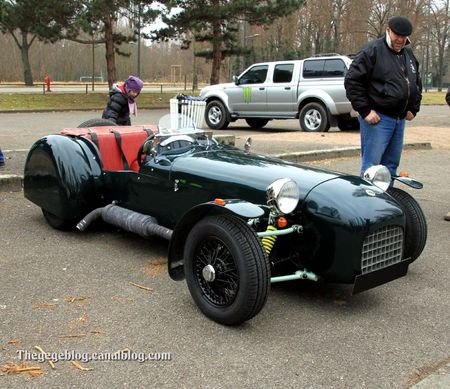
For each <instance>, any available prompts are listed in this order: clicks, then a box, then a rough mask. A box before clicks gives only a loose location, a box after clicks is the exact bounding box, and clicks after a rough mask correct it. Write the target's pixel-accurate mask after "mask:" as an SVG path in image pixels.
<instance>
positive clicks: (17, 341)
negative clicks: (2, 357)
mask: <svg viewBox="0 0 450 389" xmlns="http://www.w3.org/2000/svg"><path fill="white" fill-rule="evenodd" d="M8 344H20V339H11V340H10V341H9V342H8Z"/></svg>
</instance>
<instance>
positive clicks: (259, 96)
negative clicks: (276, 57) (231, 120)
mask: <svg viewBox="0 0 450 389" xmlns="http://www.w3.org/2000/svg"><path fill="white" fill-rule="evenodd" d="M268 69H269V65H266V64H263V65H254V66H252V67H251V68H249V69H248V70H247V71H246V72H244V73H243V74H242V75H241V76H240V77H239V82H238V85H236V87H234V88H230V90H228V91H227V94H228V103H229V105H230V109H231V111H232V112H236V113H238V114H239V115H241V114H255V113H259V112H266V111H267V101H266V84H265V82H266V78H267V71H268Z"/></svg>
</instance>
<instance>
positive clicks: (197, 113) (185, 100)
mask: <svg viewBox="0 0 450 389" xmlns="http://www.w3.org/2000/svg"><path fill="white" fill-rule="evenodd" d="M205 109H206V101H203V100H202V98H201V97H197V96H187V95H183V94H179V95H176V96H175V98H173V99H170V114H171V115H173V114H177V113H179V114H181V115H183V116H185V117H187V118H190V120H192V122H193V123H194V125H195V127H197V128H203V127H204V121H205ZM186 124H187V123H186Z"/></svg>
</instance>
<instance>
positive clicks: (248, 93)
mask: <svg viewBox="0 0 450 389" xmlns="http://www.w3.org/2000/svg"><path fill="white" fill-rule="evenodd" d="M251 100H252V88H244V103H250V101H251Z"/></svg>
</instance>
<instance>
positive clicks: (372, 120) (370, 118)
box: [364, 109, 414, 124]
mask: <svg viewBox="0 0 450 389" xmlns="http://www.w3.org/2000/svg"><path fill="white" fill-rule="evenodd" d="M408 113H411V112H408ZM411 115H412V114H411ZM413 116H414V115H413ZM364 120H365V121H366V122H367V123H369V124H377V123H378V122H379V121H380V120H381V119H380V117H379V116H378V114H377V113H376V112H375V111H374V110H373V109H372V110H371V111H370V112H369V114H368V115H367V116H366V117H365V118H364Z"/></svg>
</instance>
